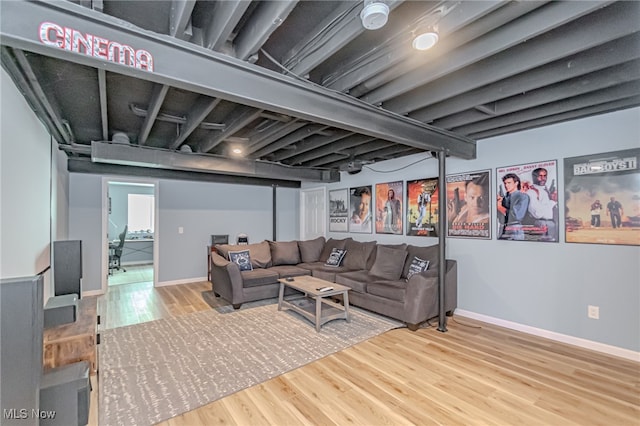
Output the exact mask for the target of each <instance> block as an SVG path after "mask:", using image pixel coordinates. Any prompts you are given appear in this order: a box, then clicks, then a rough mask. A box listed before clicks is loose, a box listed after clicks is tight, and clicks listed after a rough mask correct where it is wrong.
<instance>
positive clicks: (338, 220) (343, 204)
mask: <svg viewBox="0 0 640 426" xmlns="http://www.w3.org/2000/svg"><path fill="white" fill-rule="evenodd" d="M348 197H349V190H348V189H347V188H345V189H334V190H331V191H329V231H330V232H347V231H348V230H349V227H348V224H347V220H348V219H349V198H348Z"/></svg>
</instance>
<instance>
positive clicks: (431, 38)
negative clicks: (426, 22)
mask: <svg viewBox="0 0 640 426" xmlns="http://www.w3.org/2000/svg"><path fill="white" fill-rule="evenodd" d="M438 39H439V37H438V32H437V31H436V30H434V29H433V28H429V29H428V30H426V31H419V32H418V34H417V35H416V36H415V37H414V39H413V43H411V45H412V46H413V48H414V49H416V50H429V49H431V48H432V47H433V46H435V45H436V43H438Z"/></svg>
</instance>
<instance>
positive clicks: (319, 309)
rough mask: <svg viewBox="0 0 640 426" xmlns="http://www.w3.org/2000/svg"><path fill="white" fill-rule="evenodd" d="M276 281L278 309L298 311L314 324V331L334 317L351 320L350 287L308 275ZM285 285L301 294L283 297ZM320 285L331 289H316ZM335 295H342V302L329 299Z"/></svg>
mask: <svg viewBox="0 0 640 426" xmlns="http://www.w3.org/2000/svg"><path fill="white" fill-rule="evenodd" d="M278 281H280V295H279V296H278V310H279V311H281V310H282V308H283V307H285V308H289V309H291V310H293V311H295V312H297V313H299V314H300V315H302V316H303V317H305V318H306V319H308V320H309V321H311V322H312V323H314V324H315V325H316V331H320V327H321V326H322V324H324V323H326V322H328V321H331V320H334V319H344V320H347V322H351V318H350V317H349V290H351V289H350V288H349V287H347V286H344V285H340V284H335V283H332V282H329V281H325V280H321V279H319V278H315V277H312V276H309V275H305V276H301V277H294V278H293V281H287V280H286V278H282V279H279V280H278ZM285 287H290V288H292V289H294V290H297V291H299V292H300V293H302V294H301V295H294V296H292V297H288V298H287V299H285V298H284V289H285ZM321 287H333V290H329V291H318V290H317V289H318V288H321ZM337 295H342V300H343V304H339V303H336V302H334V301H332V300H330V299H329V297H331V296H337ZM314 301H315V303H314Z"/></svg>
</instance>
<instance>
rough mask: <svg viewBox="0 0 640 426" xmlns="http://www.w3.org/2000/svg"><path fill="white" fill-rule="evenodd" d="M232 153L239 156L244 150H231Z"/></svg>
mask: <svg viewBox="0 0 640 426" xmlns="http://www.w3.org/2000/svg"><path fill="white" fill-rule="evenodd" d="M231 152H233V153H234V154H237V155H240V154H242V150H241V149H240V148H233V149H232V150H231Z"/></svg>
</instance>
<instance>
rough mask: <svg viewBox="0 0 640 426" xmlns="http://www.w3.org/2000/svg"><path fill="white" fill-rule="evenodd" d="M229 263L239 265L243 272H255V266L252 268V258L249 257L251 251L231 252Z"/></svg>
mask: <svg viewBox="0 0 640 426" xmlns="http://www.w3.org/2000/svg"><path fill="white" fill-rule="evenodd" d="M229 261H231V262H233V263H235V264H237V265H238V267H239V268H240V270H241V271H253V266H251V256H249V250H242V251H230V252H229Z"/></svg>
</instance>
